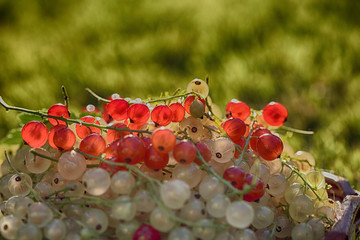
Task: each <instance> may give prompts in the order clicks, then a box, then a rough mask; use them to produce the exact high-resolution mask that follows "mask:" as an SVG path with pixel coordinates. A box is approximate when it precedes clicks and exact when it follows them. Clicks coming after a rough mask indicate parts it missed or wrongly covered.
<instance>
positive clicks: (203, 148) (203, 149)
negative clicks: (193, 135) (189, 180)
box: [194, 142, 211, 165]
mask: <svg viewBox="0 0 360 240" xmlns="http://www.w3.org/2000/svg"><path fill="white" fill-rule="evenodd" d="M195 146H196V148H197V149H198V150H199V152H200V154H201V156H202V157H203V159H204V160H205V162H209V161H210V160H211V150H210V149H209V147H208V146H207V145H206V144H205V143H202V142H198V143H196V145H195ZM194 162H195V163H196V164H198V165H203V162H202V161H201V160H200V158H199V156H198V155H197V156H196V159H195V161H194Z"/></svg>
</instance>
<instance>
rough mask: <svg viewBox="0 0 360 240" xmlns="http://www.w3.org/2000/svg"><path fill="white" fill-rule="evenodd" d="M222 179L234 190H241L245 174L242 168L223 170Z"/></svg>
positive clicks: (235, 167)
mask: <svg viewBox="0 0 360 240" xmlns="http://www.w3.org/2000/svg"><path fill="white" fill-rule="evenodd" d="M223 178H224V179H225V180H227V181H229V182H230V183H231V185H233V186H234V187H235V188H237V189H242V188H243V186H244V183H245V172H244V170H243V169H242V168H240V167H237V166H234V167H230V168H228V169H226V170H225V172H224V175H223Z"/></svg>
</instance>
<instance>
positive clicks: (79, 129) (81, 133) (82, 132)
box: [76, 116, 101, 139]
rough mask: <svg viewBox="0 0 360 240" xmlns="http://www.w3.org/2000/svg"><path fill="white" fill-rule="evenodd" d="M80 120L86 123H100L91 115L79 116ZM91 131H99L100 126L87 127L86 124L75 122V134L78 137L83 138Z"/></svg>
mask: <svg viewBox="0 0 360 240" xmlns="http://www.w3.org/2000/svg"><path fill="white" fill-rule="evenodd" d="M80 120H81V121H83V122H86V123H94V124H97V125H100V123H99V121H98V120H96V118H95V117H93V116H85V117H82V118H80ZM91 133H101V130H100V128H97V127H88V126H82V125H80V124H76V134H77V135H78V137H79V138H81V139H83V138H85V137H86V136H87V135H89V134H91Z"/></svg>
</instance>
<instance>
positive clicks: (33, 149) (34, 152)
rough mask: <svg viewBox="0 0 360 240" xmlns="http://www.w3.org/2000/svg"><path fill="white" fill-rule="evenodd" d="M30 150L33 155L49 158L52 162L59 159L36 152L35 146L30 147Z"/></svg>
mask: <svg viewBox="0 0 360 240" xmlns="http://www.w3.org/2000/svg"><path fill="white" fill-rule="evenodd" d="M30 152H31V153H32V154H33V155H35V156H39V157H42V158H45V159H47V160H50V161H52V162H58V161H59V160H57V159H55V158H52V157H49V156H46V155H43V154H41V153H37V152H36V151H35V148H32V149H30Z"/></svg>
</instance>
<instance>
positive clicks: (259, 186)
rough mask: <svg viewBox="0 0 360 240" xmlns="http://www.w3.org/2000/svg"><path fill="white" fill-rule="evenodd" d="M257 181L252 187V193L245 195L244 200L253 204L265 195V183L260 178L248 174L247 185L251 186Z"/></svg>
mask: <svg viewBox="0 0 360 240" xmlns="http://www.w3.org/2000/svg"><path fill="white" fill-rule="evenodd" d="M254 181H255V185H254V186H253V187H252V189H251V190H250V192H248V193H246V194H245V195H244V200H245V201H248V202H253V201H256V200H258V199H260V198H261V197H262V196H263V195H264V193H265V186H264V182H263V181H262V180H261V179H260V178H256V177H255V176H254V175H253V174H246V177H245V183H246V184H247V185H249V186H252V184H253V183H254Z"/></svg>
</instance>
